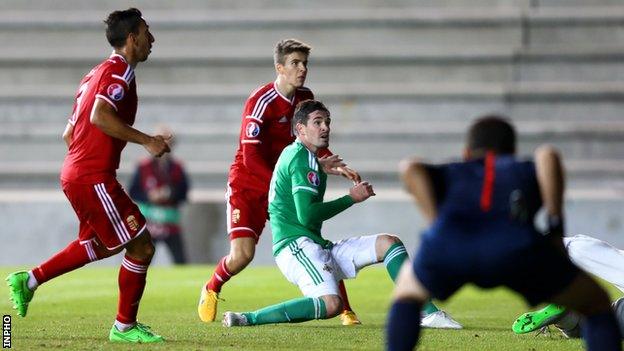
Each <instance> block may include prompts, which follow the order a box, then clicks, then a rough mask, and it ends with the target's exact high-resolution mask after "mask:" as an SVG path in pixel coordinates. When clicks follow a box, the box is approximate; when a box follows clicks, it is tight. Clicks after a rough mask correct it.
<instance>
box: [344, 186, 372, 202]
mask: <svg viewBox="0 0 624 351" xmlns="http://www.w3.org/2000/svg"><path fill="white" fill-rule="evenodd" d="M349 195H350V196H351V198H352V199H353V201H355V202H362V201H364V200H366V199H368V198H369V197H371V196H375V192H374V191H373V186H372V185H371V184H370V183H369V182H359V183H357V184H356V185H354V186H353V188H351V189H349Z"/></svg>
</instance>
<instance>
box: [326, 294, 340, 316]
mask: <svg viewBox="0 0 624 351" xmlns="http://www.w3.org/2000/svg"><path fill="white" fill-rule="evenodd" d="M321 299H323V302H325V310H326V311H327V318H332V317H336V316H337V315H339V314H340V313H341V312H342V309H343V305H342V299H341V298H340V296H338V295H323V296H321Z"/></svg>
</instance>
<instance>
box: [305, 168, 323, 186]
mask: <svg viewBox="0 0 624 351" xmlns="http://www.w3.org/2000/svg"><path fill="white" fill-rule="evenodd" d="M308 182H310V184H312V185H314V186H319V184H321V180H320V179H319V176H318V174H317V173H316V172H313V171H310V172H308Z"/></svg>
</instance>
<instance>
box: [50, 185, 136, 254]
mask: <svg viewBox="0 0 624 351" xmlns="http://www.w3.org/2000/svg"><path fill="white" fill-rule="evenodd" d="M61 185H62V187H63V192H64V193H65V196H67V198H68V199H69V202H70V203H71V205H72V207H73V208H74V211H75V212H76V215H77V216H78V219H79V220H80V231H79V233H78V238H79V239H80V240H81V241H85V240H90V239H93V238H94V237H97V238H98V239H100V241H101V242H102V244H104V246H106V248H108V249H109V250H112V249H116V248H118V247H119V246H121V245H124V244H126V243H127V242H128V241H130V240H132V239H133V238H134V237H136V236H137V235H139V234H141V233H142V232H143V231H144V230H145V217H143V215H142V214H141V211H139V208H138V206H137V205H135V204H134V202H132V200H130V197H128V194H126V192H125V191H124V190H123V188H122V187H121V184H119V182H118V181H117V180H116V179H111V180H107V181H106V182H103V183H98V184H79V183H71V182H65V181H61Z"/></svg>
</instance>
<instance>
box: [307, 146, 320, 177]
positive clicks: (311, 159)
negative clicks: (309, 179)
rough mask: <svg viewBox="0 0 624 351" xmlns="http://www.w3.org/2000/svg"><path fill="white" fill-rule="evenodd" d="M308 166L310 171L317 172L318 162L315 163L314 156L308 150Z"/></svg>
mask: <svg viewBox="0 0 624 351" xmlns="http://www.w3.org/2000/svg"><path fill="white" fill-rule="evenodd" d="M308 165H309V166H310V168H311V169H313V170H315V171H317V172H318V162H317V161H316V156H314V154H313V153H312V152H310V150H308Z"/></svg>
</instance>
